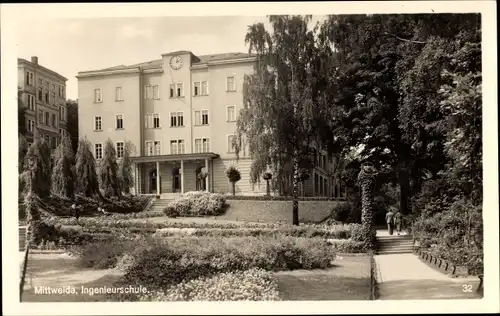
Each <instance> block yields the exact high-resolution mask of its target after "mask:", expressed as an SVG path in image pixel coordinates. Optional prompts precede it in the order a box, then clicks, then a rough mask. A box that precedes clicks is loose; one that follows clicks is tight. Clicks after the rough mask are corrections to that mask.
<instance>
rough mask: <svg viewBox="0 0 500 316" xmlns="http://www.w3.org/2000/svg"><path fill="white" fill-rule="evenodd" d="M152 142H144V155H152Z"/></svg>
mask: <svg viewBox="0 0 500 316" xmlns="http://www.w3.org/2000/svg"><path fill="white" fill-rule="evenodd" d="M153 150H154V148H153V142H151V141H148V142H146V156H153V153H154V151H153Z"/></svg>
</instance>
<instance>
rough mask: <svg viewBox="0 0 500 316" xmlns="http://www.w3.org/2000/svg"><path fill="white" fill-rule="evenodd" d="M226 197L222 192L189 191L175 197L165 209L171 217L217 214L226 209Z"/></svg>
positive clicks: (166, 213)
mask: <svg viewBox="0 0 500 316" xmlns="http://www.w3.org/2000/svg"><path fill="white" fill-rule="evenodd" d="M225 203H226V199H225V197H224V196H223V195H222V194H218V193H210V192H202V191H196V192H188V193H186V194H184V195H182V196H181V197H178V198H176V199H174V200H173V201H172V202H170V203H169V204H168V206H167V207H166V208H165V209H164V210H163V212H164V213H165V215H167V216H169V217H177V216H183V217H187V216H216V215H221V214H223V213H224V211H225V206H226V205H225Z"/></svg>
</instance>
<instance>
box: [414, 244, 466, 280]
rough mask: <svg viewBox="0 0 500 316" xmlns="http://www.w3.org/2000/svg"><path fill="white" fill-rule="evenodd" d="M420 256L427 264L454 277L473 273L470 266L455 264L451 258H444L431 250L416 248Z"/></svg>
mask: <svg viewBox="0 0 500 316" xmlns="http://www.w3.org/2000/svg"><path fill="white" fill-rule="evenodd" d="M416 253H417V255H418V256H419V258H420V259H421V260H422V261H423V262H425V263H426V264H427V265H429V266H431V267H433V268H435V269H437V270H439V271H441V272H443V273H446V274H449V275H451V276H453V277H467V276H471V275H473V274H470V273H469V270H470V268H469V267H467V266H461V265H455V264H454V263H452V262H451V261H449V260H444V259H442V258H440V257H438V256H436V255H435V254H432V253H431V252H429V251H425V250H422V249H417V250H416Z"/></svg>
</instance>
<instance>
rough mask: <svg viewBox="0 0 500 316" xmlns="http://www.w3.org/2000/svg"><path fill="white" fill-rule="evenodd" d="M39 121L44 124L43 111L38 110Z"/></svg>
mask: <svg viewBox="0 0 500 316" xmlns="http://www.w3.org/2000/svg"><path fill="white" fill-rule="evenodd" d="M38 121H39V122H40V123H41V124H43V111H42V110H38Z"/></svg>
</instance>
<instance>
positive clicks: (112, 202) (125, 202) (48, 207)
mask: <svg viewBox="0 0 500 316" xmlns="http://www.w3.org/2000/svg"><path fill="white" fill-rule="evenodd" d="M150 200H151V197H147V196H122V197H119V198H118V197H114V198H110V199H106V198H100V199H93V198H87V197H83V196H80V195H76V196H75V197H74V198H73V199H69V198H64V197H60V196H50V197H48V198H46V199H44V200H40V201H38V204H39V205H38V206H39V207H40V208H41V209H43V210H44V211H46V212H48V213H50V214H52V215H56V216H74V211H73V209H72V208H71V206H72V205H73V204H76V206H77V207H78V214H79V215H80V216H96V215H100V214H101V213H100V212H99V211H98V210H97V208H98V207H99V206H101V207H103V208H104V209H105V210H106V212H108V213H120V214H130V213H137V212H142V211H143V210H144V208H145V207H146V206H147V205H148V203H149V202H150Z"/></svg>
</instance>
